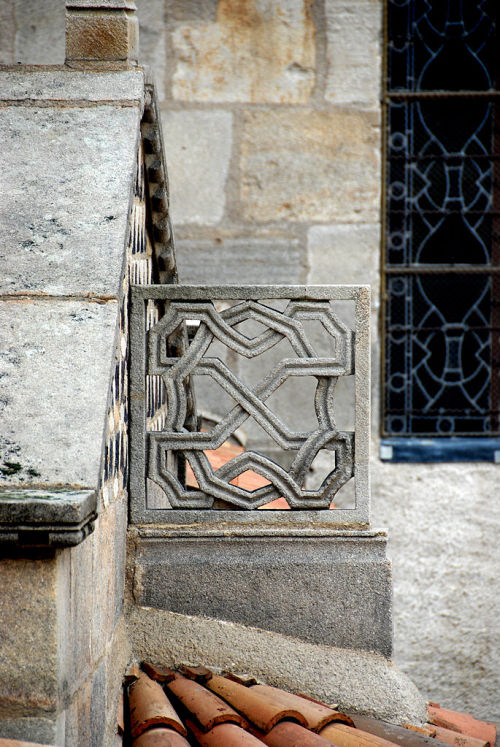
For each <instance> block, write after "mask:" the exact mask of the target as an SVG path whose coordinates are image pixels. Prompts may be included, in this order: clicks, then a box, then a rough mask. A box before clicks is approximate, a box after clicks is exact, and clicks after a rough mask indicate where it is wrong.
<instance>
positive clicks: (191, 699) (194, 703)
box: [167, 677, 248, 732]
mask: <svg viewBox="0 0 500 747" xmlns="http://www.w3.org/2000/svg"><path fill="white" fill-rule="evenodd" d="M212 679H213V678H212ZM211 682H212V680H211V679H210V680H209V681H208V683H207V686H210V683H211ZM167 687H168V690H169V692H171V693H173V694H174V695H175V696H176V698H178V699H179V700H180V702H181V703H182V705H183V706H184V707H185V708H186V709H187V710H188V711H189V712H190V713H191V714H193V717H194V719H195V721H196V722H197V723H199V725H200V727H201V728H202V729H203V731H205V732H206V731H209V730H210V729H212V728H213V727H214V726H216V725H217V724H223V723H227V722H232V723H233V724H238V725H239V726H242V727H243V728H244V729H245V728H246V727H247V726H248V724H247V722H246V721H245V719H244V718H243V716H242V715H241V714H239V713H237V712H236V711H235V710H234V709H233V708H231V707H230V706H228V704H227V703H225V702H224V701H223V700H221V698H218V697H217V695H214V694H213V693H211V692H209V691H208V690H207V689H206V688H205V687H203V686H202V685H199V684H198V683H197V682H194V681H193V680H188V679H186V678H185V677H179V679H176V680H173V681H172V682H169V683H168V685H167Z"/></svg>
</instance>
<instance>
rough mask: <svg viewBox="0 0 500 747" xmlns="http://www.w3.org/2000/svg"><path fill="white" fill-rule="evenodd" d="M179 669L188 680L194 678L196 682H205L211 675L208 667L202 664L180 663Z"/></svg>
mask: <svg viewBox="0 0 500 747" xmlns="http://www.w3.org/2000/svg"><path fill="white" fill-rule="evenodd" d="M179 670H180V671H181V672H182V674H183V675H184V677H187V678H188V680H195V681H196V682H206V681H207V680H209V679H210V677H211V676H212V672H211V671H210V669H207V667H203V666H199V667H191V666H189V665H188V664H181V665H180V667H179Z"/></svg>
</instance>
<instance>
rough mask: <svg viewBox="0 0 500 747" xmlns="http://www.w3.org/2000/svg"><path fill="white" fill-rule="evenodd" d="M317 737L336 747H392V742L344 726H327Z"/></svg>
mask: <svg viewBox="0 0 500 747" xmlns="http://www.w3.org/2000/svg"><path fill="white" fill-rule="evenodd" d="M319 735H320V737H323V739H327V740H328V741H329V742H330V743H331V744H336V745H338V747H394V742H390V741H389V740H387V739H384V738H383V737H377V736H375V734H369V733H368V732H367V731H361V729H355V728H354V727H353V726H346V725H345V724H328V726H325V728H324V729H321V731H320V733H319Z"/></svg>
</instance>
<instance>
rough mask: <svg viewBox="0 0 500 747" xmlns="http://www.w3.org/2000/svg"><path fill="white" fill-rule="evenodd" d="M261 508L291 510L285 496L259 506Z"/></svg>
mask: <svg viewBox="0 0 500 747" xmlns="http://www.w3.org/2000/svg"><path fill="white" fill-rule="evenodd" d="M259 509H264V510H265V509H274V510H280V511H283V509H285V510H286V509H288V510H289V511H290V510H291V509H290V506H289V504H288V503H287V500H286V498H283V496H282V497H281V498H275V499H274V501H271V502H270V503H266V504H264V506H259Z"/></svg>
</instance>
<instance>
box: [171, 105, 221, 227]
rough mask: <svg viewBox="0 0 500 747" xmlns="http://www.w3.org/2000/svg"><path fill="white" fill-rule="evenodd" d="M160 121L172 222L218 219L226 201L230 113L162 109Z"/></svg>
mask: <svg viewBox="0 0 500 747" xmlns="http://www.w3.org/2000/svg"><path fill="white" fill-rule="evenodd" d="M162 124H163V135H164V143H165V153H166V160H167V164H168V173H169V178H170V184H171V206H172V208H171V212H172V219H173V222H174V223H195V224H202V225H214V224H215V223H218V222H219V221H220V220H221V218H222V216H223V214H224V207H225V204H226V196H225V185H226V179H227V175H228V171H229V159H230V157H231V145H232V115H231V114H230V113H229V112H225V111H193V110H189V111H164V112H163V114H162Z"/></svg>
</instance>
